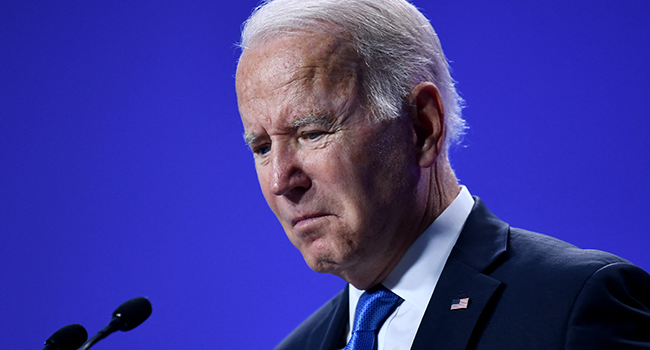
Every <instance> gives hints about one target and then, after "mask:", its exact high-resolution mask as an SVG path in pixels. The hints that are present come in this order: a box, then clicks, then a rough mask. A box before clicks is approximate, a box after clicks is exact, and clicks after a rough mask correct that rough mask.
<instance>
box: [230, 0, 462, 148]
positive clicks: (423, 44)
mask: <svg viewBox="0 0 650 350" xmlns="http://www.w3.org/2000/svg"><path fill="white" fill-rule="evenodd" d="M308 31H319V32H325V33H329V34H332V35H336V36H340V35H343V36H344V38H346V39H347V40H348V41H349V42H350V44H351V45H352V46H353V47H354V49H355V50H356V52H357V54H358V55H359V58H360V59H361V60H362V62H363V66H365V67H366V68H365V72H360V74H361V76H362V79H364V81H365V86H364V89H366V90H365V91H364V92H365V95H366V99H367V104H368V106H367V108H368V109H369V110H370V116H371V118H373V119H374V120H377V121H381V120H388V119H391V118H397V117H399V116H401V115H403V114H404V113H403V111H404V107H405V104H406V102H407V99H408V96H409V95H410V93H411V90H412V89H413V88H414V87H415V86H416V85H417V84H419V83H421V82H424V81H430V82H432V83H433V84H435V85H436V87H438V89H439V90H440V94H441V95H442V100H443V104H444V108H445V124H446V135H445V146H448V145H449V144H451V143H453V142H457V141H458V140H459V138H460V136H461V135H462V134H463V133H464V130H465V121H464V120H463V119H462V117H461V108H462V102H463V101H462V99H461V98H460V96H459V95H458V93H457V92H456V88H455V87H454V80H453V79H452V78H451V75H450V74H449V64H448V63H447V60H446V58H445V55H444V53H443V52H442V48H441V47H440V41H439V40H438V36H437V35H436V33H435V31H434V30H433V27H432V26H431V24H430V23H429V20H427V18H426V17H425V16H424V15H423V14H422V13H421V12H420V11H418V10H417V9H416V8H415V7H414V6H413V5H412V4H410V3H409V2H407V1H405V0H264V2H263V3H262V4H261V5H260V6H258V7H257V8H256V9H255V10H254V11H253V14H252V15H251V16H250V17H249V18H248V20H246V22H244V24H243V28H242V36H241V43H240V46H241V47H242V48H243V49H246V48H250V47H252V46H254V45H255V44H256V43H259V42H265V41H266V40H268V39H270V38H272V37H274V36H278V35H282V34H287V33H295V32H308ZM445 148H446V147H445Z"/></svg>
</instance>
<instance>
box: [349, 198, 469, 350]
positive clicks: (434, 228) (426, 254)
mask: <svg viewBox="0 0 650 350" xmlns="http://www.w3.org/2000/svg"><path fill="white" fill-rule="evenodd" d="M473 206H474V199H473V198H472V196H471V195H470V193H469V191H468V190H467V188H466V187H465V186H461V191H460V193H459V194H458V196H457V197H456V199H454V201H453V202H452V203H451V204H450V205H449V207H447V209H445V210H444V211H443V212H442V214H440V216H438V218H436V220H435V221H434V222H433V223H432V224H431V226H429V227H428V228H427V229H426V230H425V231H424V232H423V233H422V235H420V237H418V239H417V240H416V241H415V242H413V244H412V245H411V247H410V248H409V249H408V250H407V251H406V254H404V256H403V257H402V259H401V260H400V262H399V263H398V264H397V265H396V266H395V268H394V269H393V271H391V272H390V274H388V277H386V279H384V281H382V282H381V284H382V285H384V287H386V288H388V289H390V290H391V291H392V292H393V293H395V294H397V295H399V296H400V297H401V298H402V299H404V302H403V303H402V304H401V305H400V306H399V307H397V309H396V310H395V311H394V312H393V313H392V314H391V315H390V316H388V319H386V322H384V324H383V326H382V327H381V329H380V330H379V334H378V338H377V340H378V346H377V349H378V350H402V349H410V348H411V345H412V344H413V340H414V339H415V334H416V333H417V330H418V328H419V326H420V322H421V321H422V317H423V316H424V313H425V311H426V309H427V305H428V304H429V300H430V299H431V296H432V295H433V290H434V289H435V287H436V284H437V283H438V279H439V278H440V274H442V269H443V268H444V266H445V263H446V262H447V258H449V254H450V253H451V250H452V248H453V247H454V245H455V244H456V240H458V236H460V231H461V230H462V229H463V225H464V224H465V221H466V220H467V217H468V216H469V213H470V211H471V210H472V207H473ZM363 292H364V291H363V290H359V289H356V288H354V286H352V285H350V289H349V300H350V319H349V323H348V341H349V340H350V337H351V336H352V327H351V325H353V324H354V314H355V310H356V307H357V302H358V301H359V297H360V296H361V294H362V293H363Z"/></svg>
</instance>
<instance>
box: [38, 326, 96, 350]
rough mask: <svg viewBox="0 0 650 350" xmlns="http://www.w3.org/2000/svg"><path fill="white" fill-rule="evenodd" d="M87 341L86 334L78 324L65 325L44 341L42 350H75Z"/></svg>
mask: <svg viewBox="0 0 650 350" xmlns="http://www.w3.org/2000/svg"><path fill="white" fill-rule="evenodd" d="M86 339H88V332H86V329H85V328H84V326H82V325H80V324H76V323H75V324H71V325H67V326H65V327H63V328H61V329H59V330H58V331H56V332H54V334H52V336H51V337H49V338H48V339H47V340H46V341H45V347H44V348H43V349H42V350H77V349H78V348H79V347H80V346H81V345H83V343H85V342H86Z"/></svg>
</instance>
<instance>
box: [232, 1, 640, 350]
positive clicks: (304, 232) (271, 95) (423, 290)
mask: <svg viewBox="0 0 650 350" xmlns="http://www.w3.org/2000/svg"><path fill="white" fill-rule="evenodd" d="M242 47H243V49H244V50H243V53H242V56H241V59H240V62H239V66H238V69H237V97H238V102H239V109H240V113H241V118H242V122H243V125H244V129H245V139H246V142H247V143H248V145H249V146H250V148H251V150H252V151H253V154H254V158H255V167H256V170H257V174H258V178H259V182H260V185H261V188H262V192H263V194H264V197H265V199H266V201H267V202H268V204H269V207H270V208H271V210H273V212H274V213H275V215H276V216H277V218H278V220H279V221H280V223H281V224H282V227H283V228H284V230H285V232H286V234H287V236H288V237H289V239H290V240H291V242H292V243H293V244H294V245H295V246H296V247H297V248H298V249H299V250H300V252H301V253H302V255H303V257H304V259H305V261H306V262H307V264H308V265H309V266H310V267H311V268H312V269H313V270H315V271H318V272H325V273H331V274H334V275H337V276H339V277H341V278H342V279H344V280H345V281H347V282H348V286H347V287H346V288H345V290H343V291H342V292H341V293H339V294H338V295H337V296H335V297H334V298H333V299H332V300H330V301H329V302H328V303H327V304H325V305H324V306H323V307H322V308H320V309H319V310H318V311H316V312H315V313H314V314H313V315H312V316H311V317H310V318H308V319H307V320H306V321H305V322H304V323H303V324H302V325H301V326H299V327H298V328H297V329H296V330H295V331H294V332H293V333H292V334H291V335H289V336H288V337H287V338H286V339H285V340H284V341H283V342H282V343H281V344H280V345H279V346H278V349H301V350H305V349H306V350H312V349H323V350H325V349H328V350H329V349H343V348H345V349H356V350H360V349H446V350H448V349H544V350H548V349H562V348H567V349H628V348H629V349H632V348H634V349H636V348H650V311H649V309H648V305H650V276H648V274H647V273H645V272H644V271H643V270H641V269H639V268H637V267H635V266H634V265H632V264H630V263H629V262H627V261H625V260H623V259H621V258H618V257H616V256H613V255H611V254H607V253H603V252H598V251H585V250H581V249H578V248H576V247H574V246H571V245H569V244H567V243H564V242H561V241H558V240H556V239H553V238H550V237H547V236H543V235H540V234H535V233H531V232H527V231H524V230H519V229H514V228H510V227H509V226H508V225H507V224H506V223H504V222H502V221H500V220H499V219H498V218H496V217H495V216H493V215H492V214H491V213H490V212H489V211H488V210H487V208H486V207H485V205H484V204H483V203H482V202H481V200H480V199H478V198H476V197H472V196H471V195H470V194H469V191H468V190H467V188H465V187H463V186H459V184H458V181H457V179H456V177H455V175H454V172H453V171H452V169H451V167H450V164H449V160H448V157H447V149H448V147H449V145H450V144H451V143H453V142H455V141H456V140H457V138H458V136H459V135H460V134H462V132H463V128H464V123H463V120H462V119H461V117H460V108H459V97H458V95H457V93H456V91H455V88H454V84H453V80H452V79H451V77H450V74H449V70H448V65H447V62H446V60H445V57H444V54H443V53H442V49H441V48H440V44H439V42H438V39H437V36H436V34H435V32H434V31H433V28H432V27H431V25H430V24H429V22H428V20H427V19H426V18H425V17H424V16H423V15H422V14H421V13H420V12H419V11H417V9H415V8H414V7H413V6H412V5H411V4H409V3H407V2H406V1H404V0H275V1H268V2H266V3H264V4H263V5H262V6H261V7H259V8H258V9H257V10H256V11H255V12H254V13H253V15H252V16H251V17H250V18H249V19H248V21H247V22H246V24H245V26H244V29H243V33H242Z"/></svg>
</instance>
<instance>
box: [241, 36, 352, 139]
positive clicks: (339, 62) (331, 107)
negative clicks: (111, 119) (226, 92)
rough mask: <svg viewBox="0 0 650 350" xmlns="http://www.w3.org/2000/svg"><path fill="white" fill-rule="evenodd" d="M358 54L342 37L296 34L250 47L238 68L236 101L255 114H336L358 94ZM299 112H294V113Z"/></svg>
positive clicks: (247, 115)
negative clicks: (335, 112)
mask: <svg viewBox="0 0 650 350" xmlns="http://www.w3.org/2000/svg"><path fill="white" fill-rule="evenodd" d="M358 61H359V59H358V56H357V54H356V52H355V50H354V49H353V48H352V47H351V45H350V44H349V43H348V42H346V41H345V40H343V39H340V38H336V37H333V36H330V35H326V34H316V33H294V34H290V35H284V36H281V37H275V38H272V39H270V40H268V41H266V42H264V43H260V44H258V45H256V46H254V47H252V48H247V49H245V50H244V53H243V54H242V56H241V59H240V62H239V65H238V67H237V79H236V84H237V100H238V103H239V109H240V113H241V116H242V120H243V121H244V124H245V125H244V126H245V127H246V126H247V125H246V124H247V121H249V119H250V118H251V117H253V116H254V117H255V118H262V117H265V118H266V119H269V120H272V119H274V118H277V117H279V116H284V117H300V115H301V114H318V113H331V112H333V111H335V110H342V109H344V108H346V107H349V106H346V105H347V104H349V103H350V101H351V100H353V99H355V98H356V95H357V93H358V89H357V86H356V84H357V81H358V74H359V70H358V66H359V64H358ZM294 114H295V115H294Z"/></svg>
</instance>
